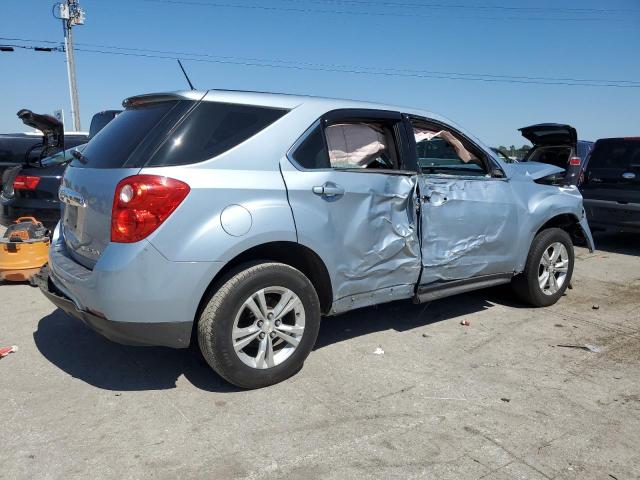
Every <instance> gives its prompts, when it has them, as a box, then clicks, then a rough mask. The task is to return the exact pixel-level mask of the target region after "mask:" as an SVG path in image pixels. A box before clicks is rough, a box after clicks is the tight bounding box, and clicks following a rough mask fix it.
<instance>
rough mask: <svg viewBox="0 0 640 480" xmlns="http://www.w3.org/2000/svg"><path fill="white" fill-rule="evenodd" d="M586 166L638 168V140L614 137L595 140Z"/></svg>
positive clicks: (639, 158) (639, 151)
mask: <svg viewBox="0 0 640 480" xmlns="http://www.w3.org/2000/svg"><path fill="white" fill-rule="evenodd" d="M588 168H589V169H595V168H607V169H617V170H627V169H630V168H640V141H639V140H627V139H623V138H620V139H617V138H616V139H611V140H600V141H598V142H596V145H595V147H594V149H593V152H592V153H591V157H590V159H589V167H588Z"/></svg>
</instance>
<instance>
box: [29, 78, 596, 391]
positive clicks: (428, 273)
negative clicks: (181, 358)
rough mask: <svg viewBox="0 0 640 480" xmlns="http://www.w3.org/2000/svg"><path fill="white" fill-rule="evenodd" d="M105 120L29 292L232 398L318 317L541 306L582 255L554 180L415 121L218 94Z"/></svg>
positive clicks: (287, 98)
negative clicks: (222, 385)
mask: <svg viewBox="0 0 640 480" xmlns="http://www.w3.org/2000/svg"><path fill="white" fill-rule="evenodd" d="M123 105H124V107H125V111H124V112H123V113H121V114H120V115H119V116H118V117H117V118H116V119H115V120H113V121H112V122H111V123H110V124H109V125H107V126H106V127H105V128H104V130H102V131H101V132H100V133H99V134H98V135H96V137H95V138H93V139H92V140H91V141H90V142H89V143H88V145H87V146H86V148H85V149H84V150H83V151H82V153H80V152H77V153H76V154H75V159H74V160H73V162H72V163H71V164H70V165H69V167H68V168H67V170H66V172H65V175H64V179H63V182H62V186H61V188H60V192H59V196H60V199H61V201H62V202H63V205H64V211H63V214H62V220H61V222H60V223H59V224H58V226H57V228H56V230H55V233H54V237H53V240H52V243H51V251H50V262H49V268H48V269H46V268H45V269H44V270H43V272H42V274H41V278H40V280H41V283H40V286H41V289H42V290H43V292H44V293H45V295H46V296H47V297H48V298H49V299H51V301H52V302H53V303H54V304H56V305H57V306H58V307H60V308H61V309H63V310H64V311H66V312H67V313H69V314H71V315H72V316H74V317H77V318H79V319H81V320H82V321H83V322H84V323H86V324H87V325H89V326H90V327H91V328H93V329H95V330H96V331H98V332H99V333H101V334H102V335H104V336H106V337H107V338H110V339H112V340H115V341H117V342H121V343H125V344H133V345H164V346H169V347H176V348H181V347H188V346H189V345H190V344H191V343H192V339H193V343H196V342H197V344H198V345H199V347H200V350H201V352H202V354H203V356H204V358H205V359H206V361H207V362H208V363H209V365H210V366H211V367H212V368H213V369H214V370H215V371H216V372H217V373H219V374H220V375H221V376H222V377H224V378H225V379H226V380H228V381H229V382H231V383H233V384H235V385H238V386H240V387H244V388H257V387H263V386H266V385H270V384H274V383H276V382H280V381H282V380H284V379H286V378H288V377H290V376H291V375H293V374H295V373H296V372H297V371H298V370H299V369H300V368H301V367H302V364H303V362H304V360H305V358H306V357H307V355H309V352H310V351H311V349H312V348H313V345H314V342H315V340H316V336H317V334H318V329H319V327H320V318H321V315H337V314H340V313H343V312H346V311H349V310H353V309H355V308H361V307H366V306H369V305H374V304H378V303H383V302H390V301H394V300H401V299H413V300H414V301H415V302H416V303H420V302H426V301H431V300H433V299H437V298H441V297H445V296H448V295H453V294H457V293H461V292H466V291H470V290H474V289H478V288H483V287H488V286H491V285H497V284H502V283H509V282H511V283H512V284H513V286H514V289H515V292H516V293H517V294H518V295H519V296H520V298H522V299H523V300H524V301H526V302H528V303H529V304H531V305H534V306H538V307H541V306H547V305H551V304H553V303H555V302H556V301H557V300H558V299H559V298H560V297H561V296H562V295H563V293H564V292H565V290H566V288H567V286H568V285H569V283H570V281H571V275H572V272H573V264H574V253H573V244H574V242H582V243H583V244H586V245H587V246H588V247H589V248H590V249H593V240H592V238H591V233H590V231H589V227H588V225H587V222H586V220H585V215H584V211H583V207H582V197H581V196H580V193H579V192H578V190H577V189H576V188H575V187H572V186H566V185H563V184H562V181H561V180H559V179H562V175H559V174H560V173H561V172H562V170H561V169H560V168H558V167H554V166H551V165H543V164H537V163H533V162H531V163H524V164H507V163H505V162H504V161H502V160H501V159H500V158H498V157H497V156H496V155H495V154H494V153H493V152H492V151H491V149H489V148H488V147H486V146H484V145H483V144H482V143H481V142H480V141H478V140H477V139H475V138H474V137H472V136H471V135H469V134H467V133H465V132H464V131H463V130H462V129H461V128H459V127H457V126H455V125H453V124H452V123H450V122H448V121H445V120H444V119H442V118H440V117H438V116H436V115H433V114H431V113H429V112H425V111H421V110H416V109H411V108H401V107H394V106H389V105H379V104H371V103H363V102H355V101H347V100H334V99H326V98H314V97H303V96H291V95H279V94H267V93H251V92H235V91H220V90H210V91H204V92H199V91H189V92H178V93H163V94H152V95H141V96H136V97H132V98H129V99H127V100H125V101H124V103H123Z"/></svg>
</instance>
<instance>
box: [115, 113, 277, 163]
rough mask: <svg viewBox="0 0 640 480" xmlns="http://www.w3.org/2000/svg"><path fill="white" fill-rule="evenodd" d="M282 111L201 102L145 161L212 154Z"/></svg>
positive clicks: (202, 157) (190, 158)
mask: <svg viewBox="0 0 640 480" xmlns="http://www.w3.org/2000/svg"><path fill="white" fill-rule="evenodd" d="M285 113H287V110H282V109H276V108H267V107H257V106H253V105H238V104H230V103H216V102H202V103H200V104H199V105H198V106H197V107H196V108H195V110H194V111H193V112H192V113H190V114H189V116H188V117H187V118H186V119H185V120H184V121H183V122H182V123H180V125H178V127H177V128H176V129H175V131H173V132H172V133H171V135H170V136H169V138H167V139H166V141H165V142H164V143H163V144H162V146H161V147H160V149H159V150H158V151H157V152H156V154H155V155H153V158H152V159H151V161H150V162H149V163H148V164H147V165H149V166H164V165H185V164H189V163H197V162H201V161H203V160H207V159H210V158H213V157H216V156H218V155H220V154H221V153H224V152H226V151H227V150H229V149H231V148H233V147H235V146H237V145H239V144H241V143H242V142H244V141H245V140H247V139H248V138H250V137H252V136H254V135H255V134H256V133H258V132H260V131H261V130H263V129H264V128H266V127H267V126H269V125H271V124H272V123H273V122H275V121H276V120H278V119H279V118H280V117H282V116H283V115H284V114H285ZM122 115H123V114H121V115H119V116H118V117H116V119H115V120H114V122H115V121H118V119H119V118H120V116H122ZM107 128H108V127H107Z"/></svg>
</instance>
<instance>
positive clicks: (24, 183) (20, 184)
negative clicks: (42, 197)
mask: <svg viewBox="0 0 640 480" xmlns="http://www.w3.org/2000/svg"><path fill="white" fill-rule="evenodd" d="M39 183H40V177H32V176H31V175H18V176H17V177H16V178H15V180H14V181H13V189H14V190H35V189H36V187H37V186H38V184H39Z"/></svg>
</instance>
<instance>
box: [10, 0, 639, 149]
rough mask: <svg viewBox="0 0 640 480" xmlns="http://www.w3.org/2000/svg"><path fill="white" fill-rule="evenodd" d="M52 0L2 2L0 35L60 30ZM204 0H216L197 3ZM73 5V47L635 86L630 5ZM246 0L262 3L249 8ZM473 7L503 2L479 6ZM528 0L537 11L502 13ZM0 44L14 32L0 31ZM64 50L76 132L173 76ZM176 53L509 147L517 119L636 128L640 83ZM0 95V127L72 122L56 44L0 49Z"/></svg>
mask: <svg viewBox="0 0 640 480" xmlns="http://www.w3.org/2000/svg"><path fill="white" fill-rule="evenodd" d="M52 2H53V0H51V1H44V0H2V2H1V3H0V36H2V37H19V38H25V39H36V40H52V41H61V40H62V28H61V25H60V21H59V20H55V19H54V18H53V17H52V15H51V3H52ZM198 3H199V4H200V5H197V4H198ZM205 3H209V4H214V5H215V6H211V5H209V6H207V5H201V4H205ZM376 4H377V5H376ZM389 4H395V5H394V6H391V5H389ZM398 4H403V5H406V4H418V5H423V6H420V7H414V8H408V7H406V6H402V5H398ZM426 4H429V5H431V6H424V5H426ZM434 4H438V5H448V8H439V7H435V6H434ZM81 5H82V6H83V7H84V8H85V10H86V12H87V21H86V24H85V25H84V26H79V27H77V28H75V30H74V32H75V41H76V42H77V43H78V48H81V46H80V45H79V44H81V43H84V44H92V45H113V46H119V47H128V48H139V49H152V50H171V51H180V52H190V53H196V54H198V53H200V54H209V55H219V56H222V57H224V56H226V57H234V58H237V57H247V58H256V59H260V62H261V63H271V64H278V65H282V63H279V62H276V61H277V60H286V61H289V62H295V63H296V64H297V65H300V64H302V63H307V64H308V63H314V64H323V65H325V64H338V65H345V66H352V67H354V69H356V70H357V69H360V70H361V69H362V68H363V67H364V68H386V69H394V70H405V71H406V70H407V69H410V70H428V71H440V72H461V73H479V74H490V75H512V76H528V77H531V76H535V77H554V78H557V77H562V78H585V79H604V80H628V81H636V82H638V83H637V85H640V61H639V59H640V53H639V52H640V1H638V0H611V1H607V2H602V1H595V0H556V1H551V0H538V1H536V2H530V1H524V0H502V1H500V0H489V2H485V1H479V0H371V1H364V0H278V1H260V0H197V1H196V0H193V1H192V4H191V5H184V4H173V3H158V2H152V1H148V0H130V1H118V0H112V1H97V0H81ZM455 5H457V6H461V5H467V6H473V7H476V8H459V7H456V6H455ZM251 6H254V7H255V6H258V7H260V8H247V7H251ZM482 6H484V7H486V6H489V7H502V8H488V9H487V8H477V7H482ZM532 6H535V7H536V8H538V7H539V8H541V10H517V9H516V10H513V9H510V8H512V7H524V8H531V7H532ZM265 7H269V8H271V7H273V8H274V9H273V10H271V9H268V8H265ZM504 7H507V8H504ZM547 9H550V10H547ZM576 9H599V10H601V9H606V10H614V11H599V12H596V11H592V10H576ZM339 12H351V13H339ZM3 43H4V44H7V43H20V42H11V41H6V40H0V44H3ZM22 44H25V45H27V44H29V45H31V44H38V45H40V43H39V42H26V43H25V42H22ZM83 48H92V49H96V47H87V46H83ZM138 53H140V52H138ZM76 58H77V73H78V84H79V91H80V109H81V113H82V123H83V128H84V129H88V126H89V121H90V118H91V115H92V114H93V113H94V112H96V111H99V110H104V109H110V108H118V107H119V106H120V104H121V102H122V100H123V99H124V98H126V97H128V96H130V95H134V94H138V93H145V92H153V91H166V90H177V89H184V88H185V87H186V83H185V81H184V78H183V77H182V74H181V72H180V71H179V69H178V66H177V64H176V63H175V60H169V59H159V58H144V57H134V56H122V55H106V54H98V53H89V52H81V51H77V52H76ZM184 58H188V57H186V56H185V57H184ZM200 58H206V59H209V60H212V59H213V60H215V59H214V58H212V57H200ZM217 59H218V60H224V59H223V58H217ZM227 60H229V59H227ZM231 61H236V60H234V59H231ZM184 63H185V66H186V68H187V70H188V71H189V73H190V76H191V78H192V80H193V82H194V83H195V85H196V87H198V88H201V89H206V88H230V89H247V90H262V91H277V92H286V93H297V94H312V95H322V96H332V97H342V98H353V99H363V100H373V101H381V102H386V103H394V104H400V105H411V106H416V107H420V108H426V109H428V110H431V111H434V112H437V113H440V114H442V115H445V116H447V117H449V118H451V119H453V120H455V121H456V122H458V123H460V124H461V125H463V126H465V127H466V128H468V129H469V130H470V131H472V132H473V133H474V134H476V135H477V136H479V137H480V138H481V139H483V140H484V141H485V142H487V143H489V144H491V145H499V144H504V145H507V146H508V145H511V144H515V145H517V146H518V145H522V144H523V143H526V142H525V141H524V139H523V138H522V137H520V135H519V133H518V132H517V131H516V129H517V128H519V127H522V126H525V125H529V124H532V123H537V122H549V121H551V122H567V123H570V124H572V125H574V126H576V127H577V128H578V133H579V136H580V138H584V139H597V138H601V137H606V136H620V135H640V88H597V87H586V86H561V85H538V84H517V83H498V82H480V81H463V80H450V79H434V78H419V77H406V76H392V75H363V74H357V73H345V72H327V71H317V70H315V71H309V70H304V69H287V68H273V67H258V66H243V65H236V64H228V63H207V62H196V61H193V60H185V62H184ZM254 63H255V62H254ZM322 68H325V67H322ZM485 78H486V77H485ZM0 91H1V92H2V93H1V97H0V132H10V131H23V130H24V126H23V125H22V124H21V123H20V122H19V121H18V120H17V118H16V116H15V113H16V112H17V111H18V110H19V109H20V108H30V109H32V110H34V111H36V112H51V111H53V110H55V109H57V108H63V109H64V110H65V117H66V120H67V124H68V125H69V126H70V124H71V118H70V114H69V110H70V109H69V93H68V85H67V73H66V67H65V61H64V54H62V53H37V52H33V51H28V50H16V52H14V53H0Z"/></svg>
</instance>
